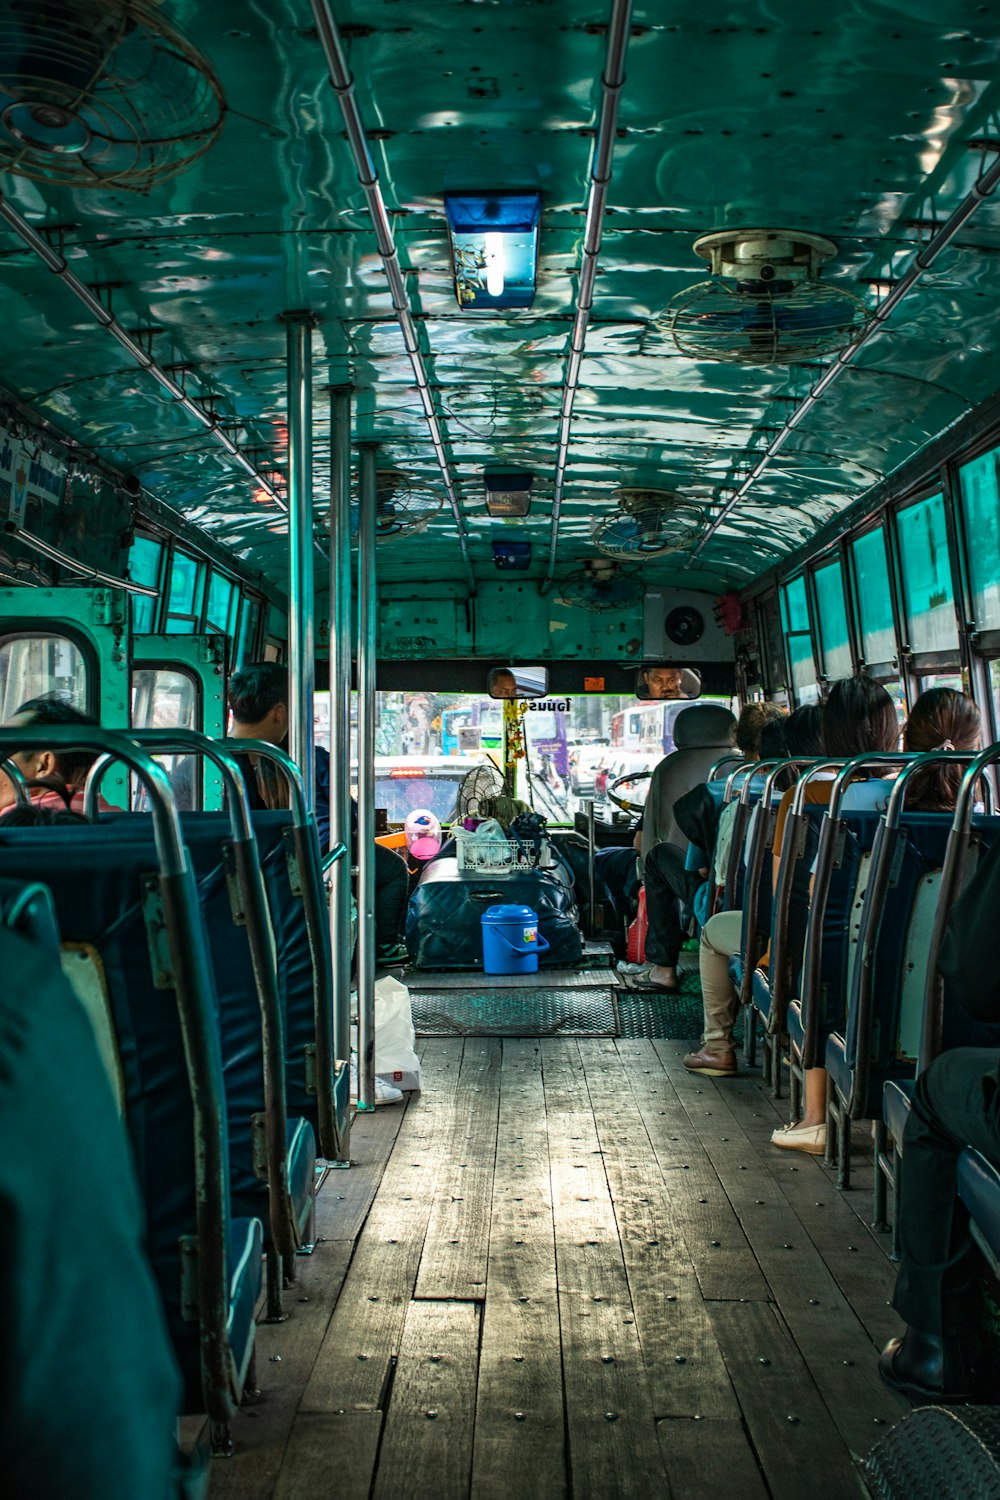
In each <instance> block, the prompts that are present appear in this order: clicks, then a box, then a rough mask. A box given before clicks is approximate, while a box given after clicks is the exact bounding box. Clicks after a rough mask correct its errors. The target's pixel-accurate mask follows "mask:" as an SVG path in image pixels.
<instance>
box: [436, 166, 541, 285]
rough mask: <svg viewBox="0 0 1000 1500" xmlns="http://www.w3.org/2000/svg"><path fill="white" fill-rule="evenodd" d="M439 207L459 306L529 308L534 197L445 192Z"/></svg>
mask: <svg viewBox="0 0 1000 1500" xmlns="http://www.w3.org/2000/svg"><path fill="white" fill-rule="evenodd" d="M444 206H445V213H446V215H447V219H448V232H449V234H450V236H451V257H452V265H453V268H454V274H455V296H456V297H457V299H458V305H459V307H461V308H463V309H468V308H472V309H474V310H479V309H488V308H508V307H530V306H531V304H532V301H533V300H534V296H535V278H536V274H537V262H538V224H539V219H540V217H541V209H542V203H541V198H540V196H539V194H538V193H447V194H446V195H445V200H444Z"/></svg>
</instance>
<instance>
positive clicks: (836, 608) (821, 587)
mask: <svg viewBox="0 0 1000 1500" xmlns="http://www.w3.org/2000/svg"><path fill="white" fill-rule="evenodd" d="M813 585H814V587H815V589H816V613H817V615H818V617H819V621H818V623H819V638H820V645H821V647H822V651H823V672H824V674H825V675H826V676H827V677H828V678H831V679H833V678H837V677H850V675H851V672H852V671H853V670H854V664H853V662H852V660H851V643H850V639H849V635H848V629H847V606H846V604H845V603H844V581H843V575H842V571H841V566H840V559H839V558H837V559H836V560H835V561H834V562H831V563H827V564H826V566H825V567H822V568H817V569H816V571H815V573H814V574H813Z"/></svg>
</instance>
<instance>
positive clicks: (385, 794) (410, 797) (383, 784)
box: [375, 765, 470, 823]
mask: <svg viewBox="0 0 1000 1500" xmlns="http://www.w3.org/2000/svg"><path fill="white" fill-rule="evenodd" d="M469 769H470V768H469V767H468V766H465V765H463V766H462V767H461V768H460V769H459V768H456V769H455V771H454V772H449V771H424V772H420V771H418V772H416V773H415V774H414V773H411V772H409V771H408V770H407V769H406V768H405V767H401V768H400V769H398V770H394V771H390V772H389V773H388V774H385V773H383V772H378V773H377V774H376V777H375V806H376V807H384V808H385V811H386V817H387V818H388V819H389V822H390V823H402V822H404V820H405V819H406V816H407V814H408V813H411V812H413V811H414V810H415V809H416V808H423V809H425V810H426V811H428V812H432V813H433V814H434V815H435V817H436V818H437V819H438V821H439V822H440V823H450V822H451V821H452V819H453V818H454V816H455V808H456V805H457V802H458V789H459V787H460V786H461V785H462V781H463V779H464V777H465V774H466V772H467V771H468V770H469Z"/></svg>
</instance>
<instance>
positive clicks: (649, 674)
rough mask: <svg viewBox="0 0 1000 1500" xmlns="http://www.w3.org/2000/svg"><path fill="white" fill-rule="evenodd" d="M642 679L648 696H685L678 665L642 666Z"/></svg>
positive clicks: (682, 677)
mask: <svg viewBox="0 0 1000 1500" xmlns="http://www.w3.org/2000/svg"><path fill="white" fill-rule="evenodd" d="M642 680H643V684H644V685H645V688H646V691H647V692H648V694H649V696H650V698H686V697H688V694H687V693H686V692H685V691H684V674H683V672H682V670H681V668H680V667H643V669H642Z"/></svg>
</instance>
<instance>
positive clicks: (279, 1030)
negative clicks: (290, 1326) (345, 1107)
mask: <svg viewBox="0 0 1000 1500" xmlns="http://www.w3.org/2000/svg"><path fill="white" fill-rule="evenodd" d="M133 738H134V739H135V741H136V743H137V744H139V745H141V746H142V747H143V748H144V749H148V750H150V751H156V752H158V753H160V754H163V755H198V756H203V757H204V758H205V759H206V760H210V761H211V762H212V763H213V765H215V766H216V767H217V769H218V770H219V771H220V773H221V775H222V781H223V785H224V787H225V790H226V801H227V808H228V813H229V826H230V830H231V833H232V846H233V865H234V872H235V875H236V881H237V884H238V886H239V890H240V897H241V900H242V907H243V911H242V916H243V919H244V921H245V923H246V929H247V939H248V942H249V946H250V959H251V963H252V964H253V971H254V981H255V983H256V986H257V1000H258V1004H259V1006H260V1024H261V1046H262V1053H263V1075H264V1121H265V1134H266V1143H267V1185H268V1222H269V1225H270V1229H271V1241H272V1244H273V1246H274V1249H275V1251H276V1253H277V1254H278V1255H283V1256H289V1255H294V1253H295V1251H296V1250H297V1248H298V1244H299V1237H298V1234H297V1232H296V1224H295V1209H294V1206H293V1204H292V1196H291V1191H290V1188H289V1181H288V1129H287V1127H288V1108H287V1103H286V1095H285V1037H284V1017H283V1015H282V1011H281V1000H280V997H279V994H278V975H277V952H276V949H275V943H274V929H273V927H272V925H271V917H270V913H269V911H268V906H267V895H266V892H265V889H264V876H263V873H262V871H261V867H260V857H259V855H258V852H257V838H256V835H255V833H254V828H253V818H252V816H251V812H250V800H249V798H248V796H247V791H246V784H245V782H244V780H243V773H242V771H241V769H240V765H239V762H238V761H237V759H236V757H235V756H233V755H230V754H229V753H228V751H227V750H225V749H223V748H222V747H221V746H220V745H218V744H216V743H215V741H214V740H211V739H208V738H207V737H206V736H205V735H202V734H199V733H197V731H195V730H193V729H139V730H134V731H133ZM281 1316H282V1308H281V1277H280V1275H274V1274H272V1275H271V1276H270V1277H269V1282H268V1317H269V1318H274V1319H277V1318H280V1317H281Z"/></svg>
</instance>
